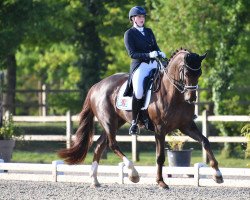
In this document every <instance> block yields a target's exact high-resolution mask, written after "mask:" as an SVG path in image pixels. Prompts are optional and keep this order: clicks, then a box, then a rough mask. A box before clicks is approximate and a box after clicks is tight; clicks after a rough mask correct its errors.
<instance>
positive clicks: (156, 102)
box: [58, 48, 223, 189]
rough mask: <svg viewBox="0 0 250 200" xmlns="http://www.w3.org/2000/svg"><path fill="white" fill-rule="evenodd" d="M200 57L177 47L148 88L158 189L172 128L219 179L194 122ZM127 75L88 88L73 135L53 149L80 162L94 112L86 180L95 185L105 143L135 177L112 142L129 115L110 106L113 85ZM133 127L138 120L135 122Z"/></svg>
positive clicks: (135, 176)
mask: <svg viewBox="0 0 250 200" xmlns="http://www.w3.org/2000/svg"><path fill="white" fill-rule="evenodd" d="M205 57H206V54H204V55H201V56H200V55H198V54H196V53H192V52H191V51H189V50H186V49H182V48H181V49H178V50H176V52H174V53H173V54H172V55H171V57H170V59H169V62H168V65H167V67H163V69H162V70H160V85H159V88H158V90H157V92H155V93H152V96H151V100H150V104H149V106H148V117H149V120H150V121H151V122H152V127H153V128H152V129H151V130H153V131H154V133H155V134H154V135H155V142H156V163H157V176H156V182H157V184H158V186H159V187H160V188H164V189H168V188H169V186H168V185H167V184H166V183H165V182H164V180H163V176H162V168H163V165H164V162H165V148H164V145H165V136H166V134H169V133H170V132H172V131H173V130H176V129H179V130H180V131H181V132H182V133H183V134H185V135H187V136H189V137H191V138H193V139H194V140H196V141H198V142H199V143H200V144H202V145H203V147H204V149H205V150H206V153H207V155H208V158H209V161H210V166H211V167H212V168H213V169H214V173H213V179H214V180H215V182H217V183H222V182H223V177H222V174H221V172H220V170H219V167H218V162H217V160H216V159H215V157H214V154H213V152H212V150H211V147H210V143H209V141H208V139H207V138H206V137H205V136H203V135H202V133H201V132H200V131H199V129H198V128H197V126H196V124H195V122H194V102H195V100H196V90H197V88H198V85H197V84H198V79H199V77H200V75H201V74H202V69H201V63H202V60H203V59H204V58H205ZM127 79H128V74H126V73H117V74H114V75H111V76H109V77H107V78H105V79H103V80H101V81H100V82H98V83H96V84H94V85H93V86H92V87H91V88H90V89H89V91H88V94H87V96H86V99H85V101H84V104H83V108H82V111H81V112H80V114H79V118H80V120H79V127H78V129H77V131H76V133H75V136H76V137H75V140H74V142H73V144H72V146H71V147H70V148H68V149H62V150H60V151H59V152H58V155H59V156H60V157H61V158H62V159H64V160H65V162H66V163H68V164H78V163H81V162H82V161H84V159H85V157H86V155H87V152H88V149H89V148H90V146H91V145H92V142H93V140H92V138H93V134H94V132H93V125H94V117H96V118H97V119H98V121H99V123H100V125H101V126H102V128H103V129H104V132H103V133H101V135H100V137H99V138H98V140H97V146H96V148H95V150H94V156H93V162H92V167H91V171H90V176H91V179H92V185H93V186H95V187H98V186H100V183H99V181H98V179H97V169H98V165H99V161H100V158H101V155H102V152H103V150H104V149H105V148H106V146H107V145H108V146H109V148H110V149H111V150H112V151H113V152H114V153H115V154H116V155H118V156H119V157H120V158H121V159H122V160H123V162H124V164H125V166H126V167H127V168H128V176H129V179H130V181H132V182H134V183H137V182H139V179H140V177H139V174H138V172H137V170H136V169H135V166H134V164H133V162H132V161H130V160H129V159H128V158H127V157H126V156H125V154H124V153H123V152H122V151H121V150H120V148H119V145H118V143H117V141H116V132H117V130H118V129H119V128H120V127H121V126H122V125H124V124H125V123H126V122H131V120H132V113H131V111H124V110H120V109H117V108H116V99H117V95H118V92H119V89H120V88H121V86H122V84H123V83H124V82H125V81H126V80H127ZM139 126H140V127H142V126H144V125H143V124H142V123H140V124H139Z"/></svg>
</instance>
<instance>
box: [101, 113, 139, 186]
mask: <svg viewBox="0 0 250 200" xmlns="http://www.w3.org/2000/svg"><path fill="white" fill-rule="evenodd" d="M108 119H112V120H113V121H108ZM115 119H116V120H115ZM98 120H99V122H100V123H101V125H102V127H103V128H104V130H105V132H106V135H107V138H108V145H109V147H110V149H111V150H112V151H113V152H114V153H115V154H116V155H118V156H119V157H120V158H121V159H122V160H123V162H124V164H125V166H126V167H127V168H128V170H129V172H128V176H129V179H130V181H132V182H133V183H137V182H139V180H140V177H139V175H138V172H137V171H136V169H135V167H134V164H133V162H132V161H130V160H129V159H128V158H127V157H126V156H125V154H124V153H123V152H122V151H121V150H120V148H119V146H118V143H117V141H116V132H117V130H118V128H119V127H120V126H122V125H123V124H124V123H125V121H124V120H122V119H120V118H119V117H118V116H117V115H116V113H114V112H112V111H111V110H109V116H106V117H105V119H102V120H100V118H99V119H98Z"/></svg>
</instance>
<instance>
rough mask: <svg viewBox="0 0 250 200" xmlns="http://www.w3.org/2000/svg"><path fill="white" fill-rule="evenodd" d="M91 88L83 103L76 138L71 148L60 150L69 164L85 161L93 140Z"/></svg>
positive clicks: (61, 155)
mask: <svg viewBox="0 0 250 200" xmlns="http://www.w3.org/2000/svg"><path fill="white" fill-rule="evenodd" d="M90 94H91V90H90V91H89V92H88V95H87V97H86V99H85V102H84V104H83V109H82V111H81V113H80V115H79V117H80V122H79V128H78V129H77V131H76V134H75V140H74V142H73V144H72V146H71V147H70V148H69V149H62V150H60V151H59V152H58V155H59V157H61V158H62V159H64V160H65V162H67V163H68V164H78V163H80V162H82V161H84V159H85V157H86V155H87V152H88V150H89V148H90V146H91V145H92V142H93V128H94V127H93V126H94V114H93V111H92V109H91V102H90Z"/></svg>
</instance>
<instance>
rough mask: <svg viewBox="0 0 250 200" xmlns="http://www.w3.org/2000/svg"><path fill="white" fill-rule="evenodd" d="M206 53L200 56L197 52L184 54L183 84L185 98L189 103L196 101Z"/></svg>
mask: <svg viewBox="0 0 250 200" xmlns="http://www.w3.org/2000/svg"><path fill="white" fill-rule="evenodd" d="M206 55H207V54H206V53H205V54H204V55H202V56H199V55H198V54H196V53H187V54H186V55H185V56H184V65H183V69H182V70H183V75H184V77H183V80H182V81H183V84H184V99H185V101H186V102H188V103H193V102H195V101H196V92H195V91H196V90H197V89H198V79H199V77H200V75H201V74H202V70H201V62H202V60H203V59H204V58H205V57H206Z"/></svg>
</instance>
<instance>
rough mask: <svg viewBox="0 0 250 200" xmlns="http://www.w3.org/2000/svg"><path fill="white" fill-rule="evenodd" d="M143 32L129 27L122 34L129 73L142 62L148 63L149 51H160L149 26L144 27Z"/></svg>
mask: <svg viewBox="0 0 250 200" xmlns="http://www.w3.org/2000/svg"><path fill="white" fill-rule="evenodd" d="M143 31H144V34H145V35H143V34H142V33H140V31H139V30H137V29H136V28H135V27H131V28H130V29H128V30H127V31H126V32H125V34H124V43H125V47H126V49H127V52H128V54H129V56H130V58H131V59H132V60H131V64H130V74H132V72H133V71H134V70H135V69H136V68H137V67H138V66H139V65H140V64H141V63H142V62H146V63H149V61H150V57H149V52H151V51H160V49H159V47H158V45H157V42H156V40H155V36H154V34H153V32H152V30H151V29H150V28H144V30H143Z"/></svg>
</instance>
